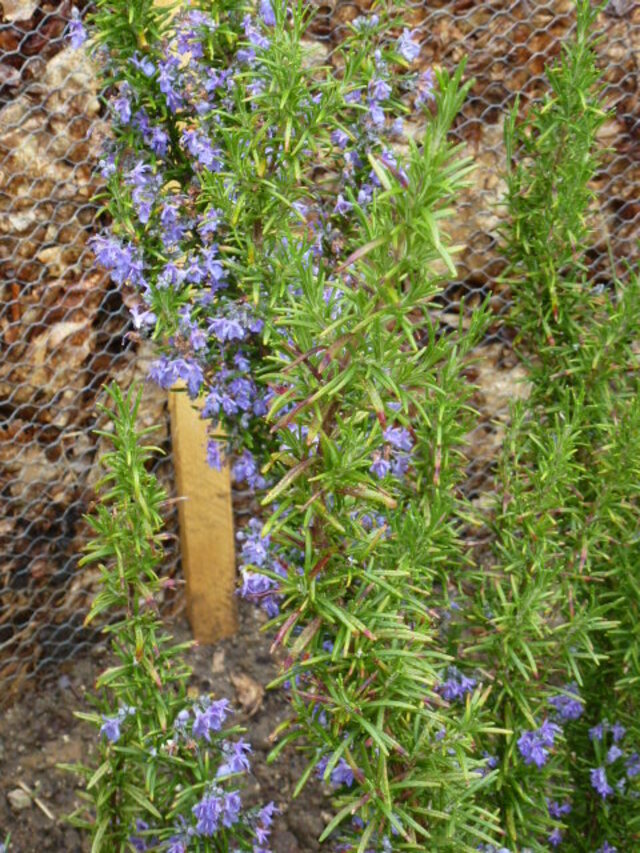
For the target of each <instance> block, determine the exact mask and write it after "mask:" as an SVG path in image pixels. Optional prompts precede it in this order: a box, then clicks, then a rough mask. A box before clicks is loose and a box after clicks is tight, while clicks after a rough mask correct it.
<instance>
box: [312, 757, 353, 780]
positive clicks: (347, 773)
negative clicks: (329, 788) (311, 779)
mask: <svg viewBox="0 0 640 853" xmlns="http://www.w3.org/2000/svg"><path fill="white" fill-rule="evenodd" d="M328 763H329V758H328V756H326V755H325V756H324V757H323V758H322V759H321V760H320V761H319V762H318V764H317V765H316V775H317V776H318V778H319V779H322V778H323V777H324V775H325V772H326V770H327V765H328ZM329 779H330V780H331V784H332V785H334V786H335V787H336V788H337V787H338V786H339V785H346V786H347V787H348V788H350V787H351V786H352V785H353V782H354V779H355V776H354V774H353V770H352V769H351V767H349V765H348V764H347V762H346V761H345V760H344V758H339V759H338V763H337V764H336V766H335V767H334V768H333V770H332V771H331V773H330V776H329Z"/></svg>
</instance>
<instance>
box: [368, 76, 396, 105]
mask: <svg viewBox="0 0 640 853" xmlns="http://www.w3.org/2000/svg"><path fill="white" fill-rule="evenodd" d="M367 92H368V95H369V100H370V101H372V102H377V101H384V100H386V99H387V98H388V97H389V96H390V95H391V86H390V85H389V84H388V83H387V82H385V81H384V80H380V78H375V79H373V80H371V81H370V82H369V86H368V89H367Z"/></svg>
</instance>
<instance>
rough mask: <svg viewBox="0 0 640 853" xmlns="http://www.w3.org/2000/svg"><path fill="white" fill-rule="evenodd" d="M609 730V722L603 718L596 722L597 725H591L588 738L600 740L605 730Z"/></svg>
mask: <svg viewBox="0 0 640 853" xmlns="http://www.w3.org/2000/svg"><path fill="white" fill-rule="evenodd" d="M608 730H609V723H608V722H607V720H603V721H602V722H601V723H598V725H597V726H592V728H590V729H589V739H590V740H592V741H593V740H597V741H598V742H600V741H602V740H603V738H604V735H605V732H607V731H608Z"/></svg>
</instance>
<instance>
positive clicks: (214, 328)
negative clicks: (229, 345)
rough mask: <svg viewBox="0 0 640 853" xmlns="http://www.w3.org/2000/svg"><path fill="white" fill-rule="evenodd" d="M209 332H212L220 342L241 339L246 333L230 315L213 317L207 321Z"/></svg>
mask: <svg viewBox="0 0 640 853" xmlns="http://www.w3.org/2000/svg"><path fill="white" fill-rule="evenodd" d="M209 332H210V333H213V334H214V335H215V336H216V338H217V339H218V340H219V341H220V343H224V342H225V341H233V340H236V341H241V340H243V338H244V337H245V335H246V331H245V329H244V328H243V326H242V325H241V324H240V322H239V321H238V320H236V319H234V318H232V317H214V318H213V320H211V322H210V323H209Z"/></svg>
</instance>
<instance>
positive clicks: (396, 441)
mask: <svg viewBox="0 0 640 853" xmlns="http://www.w3.org/2000/svg"><path fill="white" fill-rule="evenodd" d="M383 436H384V440H385V441H387V442H389V444H390V445H391V446H392V447H394V448H395V449H396V450H407V451H409V450H411V448H412V447H413V439H412V438H411V435H410V433H409V430H407V429H405V428H404V427H387V428H386V429H385V431H384V432H383Z"/></svg>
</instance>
